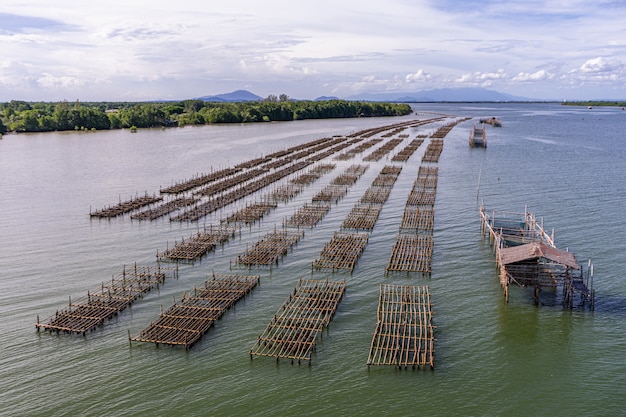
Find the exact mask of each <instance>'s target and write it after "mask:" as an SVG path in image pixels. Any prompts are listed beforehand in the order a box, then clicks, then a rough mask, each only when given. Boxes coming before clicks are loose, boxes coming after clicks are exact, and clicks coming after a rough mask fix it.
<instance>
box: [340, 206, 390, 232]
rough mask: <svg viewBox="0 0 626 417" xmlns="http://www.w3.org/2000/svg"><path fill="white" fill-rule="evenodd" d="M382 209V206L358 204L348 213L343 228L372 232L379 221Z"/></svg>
mask: <svg viewBox="0 0 626 417" xmlns="http://www.w3.org/2000/svg"><path fill="white" fill-rule="evenodd" d="M382 209H383V205H382V204H362V203H358V204H357V205H355V206H354V207H353V208H352V211H350V213H348V216H347V217H346V218H345V220H344V221H343V224H342V225H341V228H342V229H355V230H366V231H371V230H372V229H373V228H374V225H375V224H376V222H377V221H378V216H379V215H380V212H381V211H382Z"/></svg>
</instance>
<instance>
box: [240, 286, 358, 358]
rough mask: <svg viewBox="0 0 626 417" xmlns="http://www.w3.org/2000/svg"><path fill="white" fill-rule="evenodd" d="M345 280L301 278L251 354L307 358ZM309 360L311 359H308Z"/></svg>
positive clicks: (334, 306)
mask: <svg viewBox="0 0 626 417" xmlns="http://www.w3.org/2000/svg"><path fill="white" fill-rule="evenodd" d="M345 288H346V282H345V280H344V281H343V282H332V281H328V279H326V280H302V279H301V280H300V282H299V283H298V286H297V287H296V288H295V289H294V290H293V292H292V293H291V294H290V295H289V298H288V299H287V300H286V301H285V302H284V303H283V305H282V306H281V308H280V309H279V310H278V311H277V312H276V314H275V315H274V318H273V319H272V321H271V322H270V323H269V324H268V325H267V327H266V329H265V331H264V332H263V334H261V336H259V338H258V339H257V342H256V344H255V345H254V346H253V347H252V348H251V349H250V358H252V356H269V357H274V358H276V360H278V359H279V358H286V359H291V360H292V363H293V361H294V360H297V361H298V362H300V361H301V360H306V361H310V360H311V354H312V353H313V351H314V349H315V345H316V342H317V335H318V334H319V333H321V331H322V330H323V329H324V328H325V327H327V326H328V324H329V323H330V320H331V319H332V317H333V315H334V313H335V311H336V310H337V306H338V305H339V302H340V301H341V299H342V297H343V294H344V292H345ZM309 363H310V362H309Z"/></svg>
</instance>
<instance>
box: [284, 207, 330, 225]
mask: <svg viewBox="0 0 626 417" xmlns="http://www.w3.org/2000/svg"><path fill="white" fill-rule="evenodd" d="M329 210H330V204H328V203H322V202H320V203H314V204H308V203H307V204H305V205H304V206H302V207H300V208H299V209H298V210H297V211H296V212H295V213H294V214H293V216H291V217H290V218H288V219H287V220H286V221H285V226H286V227H313V226H315V225H316V224H317V223H319V222H320V221H321V220H322V219H323V218H324V216H325V215H326V214H327V213H328V211H329Z"/></svg>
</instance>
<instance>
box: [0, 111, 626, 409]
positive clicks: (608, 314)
mask: <svg viewBox="0 0 626 417" xmlns="http://www.w3.org/2000/svg"><path fill="white" fill-rule="evenodd" d="M415 109H416V110H418V111H433V112H440V113H446V114H451V115H454V116H459V117H464V116H469V117H474V118H475V119H474V120H473V121H469V122H465V123H462V124H460V125H458V126H457V127H455V128H454V129H453V130H452V131H451V132H450V133H449V134H448V136H447V137H446V139H445V145H444V151H443V154H442V156H441V159H440V161H439V183H438V185H439V186H438V191H437V201H436V205H435V232H434V242H435V249H434V254H433V264H432V269H433V273H432V277H431V278H428V279H426V278H417V277H414V278H406V277H403V276H390V277H385V275H384V269H385V266H386V264H387V261H388V259H389V254H390V251H391V247H392V245H393V243H394V241H395V233H396V231H397V229H398V227H399V222H400V216H401V214H402V211H403V209H404V204H405V202H406V197H407V195H408V192H409V190H410V188H411V186H412V183H413V181H414V179H415V178H416V175H417V169H418V167H419V164H420V159H421V154H422V152H423V150H424V149H425V145H423V146H422V147H421V148H420V149H419V150H418V152H417V153H416V154H415V155H414V156H413V158H411V160H410V161H409V162H408V163H406V164H403V167H404V168H403V171H402V173H401V175H400V177H399V179H398V182H397V183H396V185H395V187H394V188H393V191H392V193H391V196H390V198H389V200H388V201H387V203H386V204H385V206H384V208H383V211H382V213H381V216H380V218H379V221H378V223H377V225H376V227H375V229H374V230H373V231H372V233H371V234H370V240H369V244H368V246H367V249H366V250H365V252H364V254H363V256H362V257H361V259H360V260H359V262H358V265H357V267H356V269H355V270H354V272H353V274H352V275H348V274H337V275H336V276H335V277H336V278H339V279H343V278H344V277H345V278H346V279H347V282H348V287H347V290H346V296H345V298H344V299H343V301H342V302H341V304H340V306H339V309H338V311H337V313H336V315H335V318H334V320H333V321H332V322H331V324H330V327H329V329H328V331H327V332H324V334H323V337H322V338H321V339H320V340H319V341H318V346H317V352H316V354H315V355H314V356H313V361H312V364H311V366H308V365H300V366H298V365H291V364H290V363H289V362H288V361H281V362H280V363H276V361H275V360H272V359H269V358H254V359H253V360H251V359H250V357H249V354H248V352H249V349H250V348H251V347H252V345H253V344H254V342H255V341H256V338H257V337H258V336H259V335H260V334H261V333H262V332H263V330H264V329H265V326H266V325H267V324H268V322H269V321H270V320H271V317H272V316H273V314H274V313H275V312H276V310H277V309H278V308H279V307H280V305H281V304H282V303H283V302H284V300H285V298H286V297H287V296H288V294H289V293H290V291H292V290H293V288H294V286H295V285H296V283H297V281H298V279H299V278H308V277H310V276H311V271H310V264H311V261H312V260H313V259H315V258H316V257H317V256H318V254H319V252H320V250H321V248H322V246H323V244H324V243H325V242H327V241H328V240H329V239H330V238H331V236H332V234H333V232H334V231H336V230H339V227H340V225H341V222H342V221H343V219H344V218H345V216H346V214H347V213H348V212H349V211H350V209H351V208H352V206H353V205H354V204H355V203H356V202H357V201H358V199H359V198H360V197H361V195H362V194H363V192H364V190H365V189H366V188H367V187H368V186H369V185H370V184H371V182H372V180H373V179H374V178H375V177H376V175H377V174H378V172H379V171H380V169H381V168H382V167H383V166H384V165H385V164H387V163H389V161H388V160H382V161H379V162H372V163H369V165H370V169H369V170H368V171H367V172H366V174H365V175H363V176H362V177H361V179H360V180H359V182H358V183H357V184H356V185H355V186H353V187H352V188H351V189H350V191H349V194H348V195H347V197H346V198H344V199H343V200H341V201H340V202H339V204H337V205H334V206H333V207H332V209H331V211H330V213H329V214H328V215H327V216H326V217H325V218H324V220H323V221H322V222H321V223H320V224H319V225H318V226H317V227H316V228H314V229H311V230H307V231H306V233H305V237H304V239H303V240H301V241H300V242H299V243H298V245H297V247H296V248H295V250H294V251H293V252H292V253H290V254H289V255H287V257H285V258H284V259H283V260H282V261H281V263H280V265H279V266H278V267H277V268H274V269H273V270H272V271H271V273H270V271H269V270H266V269H260V270H253V271H252V272H253V273H258V274H260V275H261V284H260V286H259V287H257V288H256V289H255V290H253V292H252V293H251V295H250V296H248V297H247V298H245V299H244V300H242V301H241V302H240V303H239V304H237V305H236V307H235V308H234V309H231V310H230V311H229V312H227V313H226V314H225V315H224V317H223V318H222V319H221V320H220V321H219V322H218V323H217V324H216V326H214V327H213V328H212V329H211V330H209V332H208V333H207V334H205V336H204V337H203V339H202V340H201V341H200V342H199V343H197V344H196V345H194V346H193V347H192V349H191V350H189V351H185V350H182V349H177V348H170V347H159V348H156V347H155V346H154V345H151V344H142V343H133V344H132V345H131V344H130V343H129V341H128V333H129V332H130V333H131V334H133V335H134V334H136V333H138V332H139V331H140V330H141V329H143V328H144V327H146V326H147V325H148V324H149V323H150V321H152V320H155V318H156V317H157V315H158V313H159V310H160V308H161V306H162V307H163V308H164V309H165V308H167V307H169V306H170V305H171V304H172V302H173V299H174V298H176V299H178V298H179V297H180V296H181V295H182V294H183V293H184V292H185V291H187V290H190V289H192V288H193V287H194V286H197V285H200V284H201V283H202V282H203V281H204V279H206V277H207V276H208V275H209V274H211V272H212V271H215V272H228V271H229V260H230V259H232V258H234V257H236V255H237V254H239V253H241V252H243V251H244V250H245V248H246V244H249V243H251V242H254V241H256V240H257V239H258V238H259V237H261V236H263V235H264V234H265V233H267V232H268V231H269V230H270V229H273V228H274V226H275V225H277V224H278V225H279V224H280V223H281V222H282V220H283V219H284V218H285V217H287V216H289V215H291V214H292V213H293V212H294V210H295V209H297V208H298V207H300V206H302V205H303V204H304V203H305V202H308V201H310V198H311V196H312V195H313V194H314V193H315V192H316V191H317V190H319V189H320V188H321V187H322V186H323V185H325V184H326V183H328V181H329V180H330V179H331V178H334V177H335V176H336V175H337V174H338V173H339V172H342V170H343V169H344V168H345V167H347V166H348V165H350V164H353V163H357V162H361V160H360V157H358V158H356V159H354V160H351V161H347V162H338V163H337V168H336V169H335V171H333V172H332V173H329V174H327V175H326V176H324V177H323V178H321V179H320V180H318V182H316V183H315V184H314V185H313V186H310V187H309V188H307V189H306V191H305V192H304V193H302V194H301V195H300V196H299V197H297V198H296V199H295V200H293V201H291V202H289V203H287V204H281V205H279V207H278V209H276V210H275V211H273V212H272V213H271V214H270V215H268V216H266V217H265V218H264V219H263V221H262V222H260V223H257V224H255V225H253V226H252V227H251V228H248V229H244V230H243V232H242V234H241V237H240V238H237V239H236V240H233V241H231V242H229V243H227V244H226V245H225V247H224V248H223V250H222V249H220V250H218V251H217V252H215V253H212V254H209V256H207V257H205V258H203V259H202V261H201V262H199V263H196V264H195V265H187V266H182V267H181V269H180V277H179V279H178V280H175V281H169V282H167V283H166V284H165V285H164V286H162V287H161V288H160V290H159V291H153V292H151V293H148V295H147V296H146V297H145V298H144V299H143V300H141V301H139V302H136V303H135V304H133V305H132V307H131V308H130V309H127V310H125V311H124V312H122V313H121V314H120V315H119V316H117V317H116V318H115V319H113V320H111V321H109V322H107V323H106V325H105V326H104V327H103V328H100V329H98V330H96V331H94V332H92V333H88V334H87V335H86V336H84V337H83V336H75V335H67V334H65V335H64V334H61V335H56V334H50V333H47V332H41V333H38V332H37V331H36V329H35V322H36V320H37V316H38V315H39V316H40V318H41V319H42V320H43V319H45V318H47V317H48V316H50V315H52V314H53V313H54V312H55V311H56V310H60V309H63V308H64V307H65V305H66V304H67V301H68V297H70V296H71V297H74V298H78V297H81V296H83V295H85V294H86V292H87V291H88V290H92V289H95V288H97V287H98V286H99V285H100V283H101V282H102V281H105V280H107V279H109V278H110V277H111V276H112V275H114V274H117V273H119V272H121V270H122V267H123V265H124V264H132V263H135V262H137V263H138V264H154V262H155V254H156V251H157V250H163V249H165V248H166V247H167V245H168V244H169V245H170V246H171V244H172V243H173V242H174V240H176V239H180V238H181V237H187V236H189V235H190V234H191V232H192V231H193V230H194V229H195V228H197V224H193V223H192V224H187V223H183V224H179V223H175V222H174V223H170V222H169V221H168V220H167V218H165V219H164V220H163V219H161V220H158V221H153V222H138V221H131V220H130V219H129V218H128V216H126V217H124V218H118V219H114V220H111V221H98V220H90V218H89V211H90V209H94V210H95V209H99V208H102V207H104V206H107V205H112V204H115V203H117V202H118V201H119V200H120V199H122V200H126V199H128V198H129V197H130V196H133V195H135V194H143V193H144V192H148V193H149V194H152V193H158V190H159V187H165V186H169V185H171V184H173V183H174V182H177V181H181V180H182V179H185V178H189V177H192V176H193V175H196V174H198V173H205V172H208V171H210V170H211V169H218V168H223V167H227V166H232V165H234V164H236V163H238V162H242V161H245V160H248V159H251V158H254V157H258V156H261V155H263V154H266V153H269V152H271V151H276V150H281V149H284V148H286V147H288V146H292V145H295V144H300V143H304V142H308V141H310V140H313V139H318V138H322V137H328V136H332V135H337V134H348V133H350V132H354V131H357V130H361V129H364V128H368V127H373V126H378V125H385V124H390V123H393V122H397V121H399V119H358V120H356V119H350V120H325V121H303V122H293V123H272V124H259V125H225V126H206V127H198V128H191V127H189V128H182V129H168V130H154V131H153V130H141V131H139V132H138V133H136V134H131V133H130V132H128V131H111V132H97V133H74V132H72V133H47V134H32V135H30V134H29V135H5V136H4V139H2V140H1V141H0V191H1V196H0V387H2V389H1V390H0V414H2V415H11V416H17V415H50V416H62V415H164V416H168V415H210V416H213V415H261V416H266V415H267V416H270V415H446V416H450V415H462V416H465V415H494V416H499V415H520V416H526V415H546V416H553V415H622V414H623V413H624V409H626V399H625V397H624V391H625V390H626V360H625V357H626V337H625V334H626V281H625V279H624V266H625V265H626V227H625V221H624V207H626V204H625V202H626V181H624V178H625V176H626V138H625V137H624V132H626V112H625V111H622V110H621V109H616V108H605V109H591V110H589V109H586V108H569V107H562V106H559V105H552V104H550V105H534V104H502V105H433V104H428V105H426V104H425V105H418V106H415ZM491 116H497V117H499V118H500V119H501V120H502V122H503V124H504V126H503V127H502V128H489V129H488V133H487V134H488V143H489V148H488V149H486V150H484V149H470V148H469V147H468V144H467V139H468V135H469V128H470V126H471V124H472V123H473V122H474V121H476V120H477V119H476V118H479V117H491ZM403 119H406V118H403ZM432 131H433V128H432V127H425V128H421V129H420V130H415V129H413V130H410V131H409V133H410V134H411V138H413V137H414V136H415V135H416V134H417V133H420V132H422V133H432ZM402 146H404V145H402ZM399 149H401V147H399V148H397V149H396V151H398V150H399ZM368 153H369V152H365V153H364V154H363V155H361V156H364V155H367V154H368ZM479 178H480V189H479V187H478V184H479ZM252 198H254V197H252ZM483 201H484V203H485V205H486V207H487V208H491V209H496V210H510V211H518V212H522V211H524V209H525V207H527V208H528V209H529V210H530V211H532V212H534V213H535V214H536V215H537V216H539V217H543V218H544V223H545V226H546V227H547V228H548V229H551V228H554V229H555V234H556V243H557V246H559V247H561V248H565V247H567V248H569V250H570V251H572V252H574V253H575V254H576V256H577V258H578V259H579V261H581V262H586V260H587V259H591V260H592V262H593V263H594V265H595V282H594V283H595V288H596V292H597V295H596V309H595V311H594V312H590V311H586V310H581V309H574V310H569V309H563V308H562V307H561V306H559V305H549V304H550V303H549V302H548V303H547V304H548V305H542V306H539V307H537V306H535V305H534V304H533V302H532V295H531V294H530V293H528V292H526V291H525V290H522V289H516V290H514V291H512V294H511V299H510V302H509V303H508V304H507V303H506V302H505V300H504V299H503V297H502V291H501V288H500V285H499V282H498V277H497V271H496V269H495V265H494V258H493V256H492V253H491V251H490V248H489V247H488V244H487V243H486V242H485V241H484V240H483V238H482V236H481V232H480V223H479V218H478V206H479V204H480V202H483ZM237 207H238V206H237V205H235V206H232V207H229V208H227V209H225V210H224V211H222V212H221V213H218V214H216V215H215V216H210V217H207V218H206V219H205V220H204V221H202V222H201V223H200V224H204V223H205V222H206V223H207V224H211V223H212V224H215V223H217V222H218V221H219V218H220V215H221V216H224V215H225V214H227V213H229V212H232V211H233V210H234V209H235V208H237ZM239 272H241V271H239ZM316 277H319V276H318V274H316ZM382 282H391V283H398V284H416V285H429V288H430V292H431V296H432V301H433V303H434V304H435V305H434V307H433V309H434V311H435V318H434V324H435V325H436V326H437V331H436V337H437V342H436V345H435V348H436V352H435V370H434V371H431V370H430V369H428V370H415V371H414V370H398V369H394V368H377V367H372V368H371V369H370V370H369V371H368V369H367V366H366V360H367V355H368V351H369V346H370V342H371V336H372V332H373V331H374V325H375V320H376V306H377V299H378V287H379V284H380V283H382Z"/></svg>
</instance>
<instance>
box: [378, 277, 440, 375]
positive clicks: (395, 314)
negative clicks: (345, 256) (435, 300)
mask: <svg viewBox="0 0 626 417" xmlns="http://www.w3.org/2000/svg"><path fill="white" fill-rule="evenodd" d="M432 315H433V313H432V304H431V301H430V293H429V291H428V286H408V285H407V286H399V285H390V284H381V285H380V295H379V299H378V312H377V318H376V329H375V330H374V335H373V337H372V344H371V346H370V352H369V356H368V359H367V366H368V368H369V367H370V366H372V365H375V366H379V365H391V366H398V367H402V366H404V367H405V368H406V367H408V366H411V367H412V368H413V369H415V368H416V367H420V366H421V367H426V366H430V367H431V368H434V366H435V357H434V351H435V349H434V345H435V337H434V326H433V325H432Z"/></svg>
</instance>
